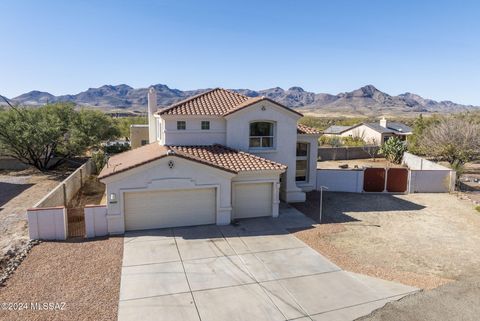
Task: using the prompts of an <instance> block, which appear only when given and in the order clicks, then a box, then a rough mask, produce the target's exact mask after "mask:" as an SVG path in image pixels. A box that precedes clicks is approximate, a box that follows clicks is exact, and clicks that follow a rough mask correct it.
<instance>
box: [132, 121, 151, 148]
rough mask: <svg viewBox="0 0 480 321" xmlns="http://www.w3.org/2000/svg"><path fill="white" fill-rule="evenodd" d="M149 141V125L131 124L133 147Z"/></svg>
mask: <svg viewBox="0 0 480 321" xmlns="http://www.w3.org/2000/svg"><path fill="white" fill-rule="evenodd" d="M148 143H149V141H148V125H147V124H145V125H142V124H133V125H130V146H132V149H134V148H138V147H141V146H143V145H147V144H148Z"/></svg>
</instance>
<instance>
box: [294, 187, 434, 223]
mask: <svg viewBox="0 0 480 321" xmlns="http://www.w3.org/2000/svg"><path fill="white" fill-rule="evenodd" d="M292 205H293V206H294V207H295V208H296V209H298V210H299V211H301V212H302V213H304V214H305V215H307V216H308V217H310V218H311V219H313V220H315V221H316V222H319V212H320V192H317V191H314V192H309V193H307V201H306V202H304V203H294V204H292ZM424 208H425V206H423V205H419V204H415V203H412V202H409V201H406V200H404V199H401V198H399V197H398V196H396V195H392V194H377V193H375V194H368V193H363V194H360V193H340V192H323V218H322V223H346V222H358V220H357V219H356V218H353V217H351V216H349V215H348V214H347V213H349V212H363V213H365V212H390V211H392V212H393V211H416V210H421V209H424Z"/></svg>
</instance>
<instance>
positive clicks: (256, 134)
mask: <svg viewBox="0 0 480 321" xmlns="http://www.w3.org/2000/svg"><path fill="white" fill-rule="evenodd" d="M249 146H250V147H251V148H272V147H273V123H269V122H255V123H250V142H249Z"/></svg>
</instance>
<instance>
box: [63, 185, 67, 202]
mask: <svg viewBox="0 0 480 321" xmlns="http://www.w3.org/2000/svg"><path fill="white" fill-rule="evenodd" d="M62 190H63V206H67V185H66V184H65V183H62Z"/></svg>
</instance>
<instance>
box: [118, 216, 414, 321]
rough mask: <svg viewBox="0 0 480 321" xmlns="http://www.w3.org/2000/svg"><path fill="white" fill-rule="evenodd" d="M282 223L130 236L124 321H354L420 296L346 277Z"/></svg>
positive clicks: (291, 223) (286, 219)
mask: <svg viewBox="0 0 480 321" xmlns="http://www.w3.org/2000/svg"><path fill="white" fill-rule="evenodd" d="M313 223H314V222H313V221H311V220H310V219H309V218H307V217H305V216H304V215H303V214H301V213H300V212H298V211H297V210H295V209H293V208H290V207H284V208H282V210H281V215H280V218H278V219H272V218H261V219H250V220H245V221H242V222H240V223H239V224H238V225H236V226H233V225H229V226H220V227H219V226H213V225H208V226H198V227H191V228H175V229H162V230H150V231H141V232H130V233H127V235H126V236H125V243H124V256H123V266H122V278H121V289H120V303H119V313H118V320H120V321H130V320H142V321H149V320H162V321H163V320H175V321H180V320H184V321H190V320H192V321H193V320H196V321H199V320H201V321H225V320H232V321H234V320H238V321H240V320H245V321H251V320H272V321H273V320H298V321H304V320H353V319H356V318H358V317H360V316H363V315H366V314H368V313H370V312H371V311H373V310H375V309H377V308H379V307H382V306H383V305H385V304H386V303H387V302H389V301H392V300H398V299H399V298H401V297H403V296H404V295H406V294H408V293H411V292H414V291H415V290H416V289H414V288H412V287H408V286H404V285H401V284H397V283H392V282H388V281H384V280H380V279H375V278H371V277H367V276H363V275H358V274H354V273H350V272H346V271H342V270H341V269H340V268H339V267H337V266H336V265H334V264H333V263H331V262H330V261H328V260H327V259H326V258H324V257H323V256H321V255H320V254H318V253H317V252H316V251H314V250H313V249H311V248H310V247H308V246H307V245H306V244H305V243H303V242H301V241H300V240H298V239H297V238H295V237H294V236H292V235H290V234H289V233H288V232H287V230H286V228H308V227H310V226H311V225H312V224H313Z"/></svg>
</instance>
